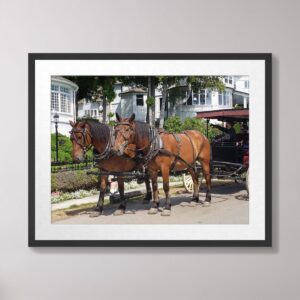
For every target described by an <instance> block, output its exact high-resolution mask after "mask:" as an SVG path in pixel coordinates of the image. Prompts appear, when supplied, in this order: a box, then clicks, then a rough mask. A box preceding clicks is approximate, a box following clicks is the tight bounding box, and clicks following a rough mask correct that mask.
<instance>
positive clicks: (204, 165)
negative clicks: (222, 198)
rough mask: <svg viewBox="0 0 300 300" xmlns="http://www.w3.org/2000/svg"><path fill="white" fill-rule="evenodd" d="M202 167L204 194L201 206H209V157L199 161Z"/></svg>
mask: <svg viewBox="0 0 300 300" xmlns="http://www.w3.org/2000/svg"><path fill="white" fill-rule="evenodd" d="M201 165H202V169H203V174H204V178H205V181H206V187H207V190H206V196H205V201H204V202H203V206H210V204H211V175H210V160H209V159H203V160H202V161H201Z"/></svg>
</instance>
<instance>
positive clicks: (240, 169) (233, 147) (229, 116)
mask: <svg viewBox="0 0 300 300" xmlns="http://www.w3.org/2000/svg"><path fill="white" fill-rule="evenodd" d="M196 118H200V119H206V126H207V128H206V135H208V126H210V121H211V120H218V121H222V122H233V123H237V122H239V123H243V124H247V125H248V122H249V110H248V109H223V110H213V111H203V112H199V113H197V116H196ZM211 151H212V155H211V175H212V177H213V178H218V179H234V180H235V181H236V182H237V183H240V182H245V181H246V188H247V191H248V167H249V135H248V133H247V132H244V133H237V135H236V141H234V142H232V141H228V142H227V141H221V142H214V141H212V142H211ZM197 169H198V173H200V174H201V172H202V170H201V165H198V166H197ZM182 178H183V184H184V187H185V189H186V190H187V191H188V192H192V191H193V180H192V177H191V175H189V174H187V173H184V174H183V175H182ZM202 181H203V176H199V184H200V187H201V183H202Z"/></svg>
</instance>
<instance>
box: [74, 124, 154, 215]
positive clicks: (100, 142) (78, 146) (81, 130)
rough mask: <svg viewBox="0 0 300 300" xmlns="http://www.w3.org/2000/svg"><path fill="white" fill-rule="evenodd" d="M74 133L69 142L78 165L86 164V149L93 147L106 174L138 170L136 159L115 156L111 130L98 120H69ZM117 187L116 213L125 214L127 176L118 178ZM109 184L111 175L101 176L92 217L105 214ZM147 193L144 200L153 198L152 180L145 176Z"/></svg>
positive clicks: (99, 164)
mask: <svg viewBox="0 0 300 300" xmlns="http://www.w3.org/2000/svg"><path fill="white" fill-rule="evenodd" d="M70 125H71V126H72V130H71V131H70V139H71V141H72V158H73V161H75V162H83V161H84V159H85V154H86V152H87V150H88V149H89V148H91V147H93V148H94V149H93V150H94V152H96V155H95V156H96V159H97V161H98V166H99V168H100V169H101V170H103V171H106V172H128V171H132V170H134V169H136V168H138V163H137V161H136V160H133V159H128V158H126V157H120V156H116V155H113V154H112V152H111V146H112V134H111V133H112V130H111V128H110V127H109V126H107V125H105V124H102V123H100V122H98V121H96V120H84V121H80V122H77V123H74V122H72V121H70ZM117 181H118V187H119V192H120V199H121V202H120V205H119V207H118V209H117V210H116V211H115V212H114V215H122V214H124V213H125V210H126V204H127V200H126V199H125V198H124V177H122V176H118V179H117ZM107 182H108V176H104V175H101V176H100V194H99V200H98V203H97V206H96V209H95V212H94V213H92V214H91V215H90V216H91V217H98V216H100V215H101V214H102V212H103V203H104V195H105V191H106V186H107ZM145 183H146V189H147V194H146V197H145V199H144V200H146V201H150V200H151V199H152V193H151V187H150V181H149V178H148V177H145Z"/></svg>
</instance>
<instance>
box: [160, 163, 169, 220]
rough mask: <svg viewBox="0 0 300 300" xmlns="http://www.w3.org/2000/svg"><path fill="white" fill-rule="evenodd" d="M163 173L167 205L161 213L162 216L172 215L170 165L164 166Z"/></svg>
mask: <svg viewBox="0 0 300 300" xmlns="http://www.w3.org/2000/svg"><path fill="white" fill-rule="evenodd" d="M161 173H162V177H163V188H164V192H165V196H166V200H165V206H164V209H163V211H162V213H161V215H162V216H170V215H171V198H170V186H169V177H170V168H169V166H164V165H163V166H162V168H161Z"/></svg>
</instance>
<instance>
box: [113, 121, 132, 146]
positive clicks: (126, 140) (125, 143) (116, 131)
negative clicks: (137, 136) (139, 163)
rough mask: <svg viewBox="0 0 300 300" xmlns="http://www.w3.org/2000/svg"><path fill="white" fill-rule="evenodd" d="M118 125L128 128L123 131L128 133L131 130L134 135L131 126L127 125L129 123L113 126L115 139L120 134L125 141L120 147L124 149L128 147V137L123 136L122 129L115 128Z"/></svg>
mask: <svg viewBox="0 0 300 300" xmlns="http://www.w3.org/2000/svg"><path fill="white" fill-rule="evenodd" d="M120 125H125V126H128V128H126V129H125V132H128V131H129V130H131V131H132V133H134V129H133V127H132V124H131V123H129V122H121V123H118V124H117V125H116V126H115V128H114V135H115V138H116V136H117V134H118V133H120V134H121V136H122V137H123V139H124V141H125V142H124V143H123V144H122V145H123V146H124V148H126V147H127V146H128V144H129V140H128V137H127V136H126V135H125V134H124V131H123V130H122V129H120V128H117V127H118V126H120Z"/></svg>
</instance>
